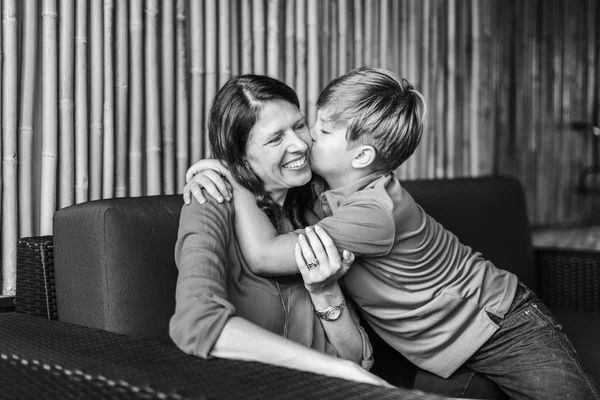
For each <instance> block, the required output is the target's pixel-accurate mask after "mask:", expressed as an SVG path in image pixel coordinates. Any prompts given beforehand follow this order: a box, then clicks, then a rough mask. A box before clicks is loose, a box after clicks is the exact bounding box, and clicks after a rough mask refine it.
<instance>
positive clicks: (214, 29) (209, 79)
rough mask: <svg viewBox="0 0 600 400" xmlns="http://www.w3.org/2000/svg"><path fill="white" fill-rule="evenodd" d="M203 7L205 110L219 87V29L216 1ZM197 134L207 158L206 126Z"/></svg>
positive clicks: (210, 1) (208, 2) (207, 1)
mask: <svg viewBox="0 0 600 400" xmlns="http://www.w3.org/2000/svg"><path fill="white" fill-rule="evenodd" d="M204 5H205V7H206V9H205V13H206V14H205V21H206V44H205V46H206V47H205V49H206V54H205V57H204V61H205V64H206V83H205V92H204V104H205V107H206V109H208V108H209V107H210V104H211V103H212V100H213V98H214V97H215V95H216V94H217V90H218V86H219V77H218V75H217V68H218V65H217V64H218V63H217V61H218V60H219V54H218V50H219V49H218V46H217V44H218V43H217V40H218V32H219V27H218V26H217V25H216V24H217V22H218V12H217V0H206V2H205V3H204ZM204 111H206V110H204ZM198 134H202V135H201V136H200V138H202V143H203V147H204V152H203V153H202V155H201V156H202V157H203V158H206V157H208V155H209V152H210V147H209V146H208V130H206V126H202V129H201V130H199V131H198Z"/></svg>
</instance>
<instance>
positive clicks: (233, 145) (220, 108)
mask: <svg viewBox="0 0 600 400" xmlns="http://www.w3.org/2000/svg"><path fill="white" fill-rule="evenodd" d="M274 101H286V102H288V103H290V104H293V105H294V106H296V107H297V108H298V109H300V102H299V100H298V96H297V95H296V92H294V90H293V89H292V88H291V87H289V86H288V85H286V84H285V83H283V82H281V81H279V80H277V79H274V78H271V77H269V76H264V75H252V74H249V75H240V76H237V77H234V78H232V79H230V80H229V81H228V82H227V83H226V84H225V85H223V87H222V88H221V89H220V90H219V92H218V93H217V96H216V97H215V99H214V100H213V103H212V106H211V108H210V112H209V114H208V137H209V141H210V147H211V151H212V157H214V158H216V159H218V160H219V161H220V162H221V163H223V164H224V165H225V166H226V167H227V168H228V169H229V170H230V171H231V175H232V176H233V178H234V179H235V180H236V181H237V182H238V183H239V184H241V185H242V186H244V187H245V188H247V189H248V190H250V191H252V192H253V193H254V194H255V195H256V199H257V201H256V203H257V204H258V206H259V207H260V208H261V209H262V210H263V212H265V213H266V214H267V215H268V216H269V219H270V220H271V222H272V223H273V225H274V226H276V227H277V228H279V225H280V224H281V223H282V220H283V217H288V218H289V219H290V221H291V222H292V224H293V225H294V227H295V228H298V227H303V226H306V221H305V219H304V215H303V214H304V207H305V206H306V201H307V195H306V192H307V189H308V188H306V189H303V188H302V187H300V188H290V190H289V191H288V195H287V197H286V202H285V204H284V207H283V208H282V207H281V206H280V205H279V204H278V203H277V202H275V201H274V200H273V199H272V198H271V196H270V195H269V194H268V193H267V192H266V191H265V186H264V182H263V181H262V179H260V178H259V177H258V175H256V173H255V172H254V171H253V170H252V168H251V167H250V164H249V163H248V160H247V157H246V148H247V144H248V140H249V137H250V131H251V130H252V127H253V126H254V125H255V124H256V122H257V121H258V119H259V117H260V113H261V112H262V110H263V109H264V107H265V105H266V104H268V103H270V102H274Z"/></svg>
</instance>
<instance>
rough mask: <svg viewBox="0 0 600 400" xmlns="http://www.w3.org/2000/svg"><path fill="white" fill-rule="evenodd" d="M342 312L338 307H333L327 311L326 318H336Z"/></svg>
mask: <svg viewBox="0 0 600 400" xmlns="http://www.w3.org/2000/svg"><path fill="white" fill-rule="evenodd" d="M341 314H342V310H341V309H340V308H339V307H333V308H332V309H331V310H329V311H328V312H327V319H329V320H336V319H338V318H339V317H340V315H341Z"/></svg>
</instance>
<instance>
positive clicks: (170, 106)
mask: <svg viewBox="0 0 600 400" xmlns="http://www.w3.org/2000/svg"><path fill="white" fill-rule="evenodd" d="M174 6H175V3H174V2H173V1H172V0H162V10H163V15H162V25H161V27H162V54H161V56H160V59H161V61H162V68H161V73H162V96H163V97H162V122H163V124H162V142H163V160H162V161H163V193H164V194H173V193H175V181H174V179H175V27H174V20H175V9H174Z"/></svg>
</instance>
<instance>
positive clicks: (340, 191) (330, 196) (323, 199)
mask: <svg viewBox="0 0 600 400" xmlns="http://www.w3.org/2000/svg"><path fill="white" fill-rule="evenodd" d="M387 175H389V174H388V173H386V172H383V171H376V172H373V173H371V174H369V175H367V176H364V177H362V178H360V179H358V180H356V181H354V182H351V183H349V184H347V185H344V186H340V187H339V188H336V189H332V190H328V189H329V188H328V186H327V183H326V182H325V180H324V179H323V178H321V177H317V178H315V179H313V182H312V189H313V192H314V194H315V196H316V197H317V202H318V203H327V205H328V206H329V208H330V209H331V213H334V212H335V211H336V210H337V208H338V207H339V206H340V205H341V204H342V203H343V202H345V201H346V200H347V199H348V198H349V197H350V196H351V195H353V194H354V193H356V192H358V191H359V190H363V189H366V188H367V187H369V186H370V185H371V184H372V183H373V182H374V181H376V180H378V179H379V178H382V177H384V176H387ZM328 214H329V213H328Z"/></svg>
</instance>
